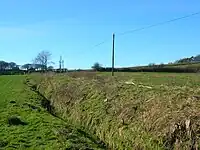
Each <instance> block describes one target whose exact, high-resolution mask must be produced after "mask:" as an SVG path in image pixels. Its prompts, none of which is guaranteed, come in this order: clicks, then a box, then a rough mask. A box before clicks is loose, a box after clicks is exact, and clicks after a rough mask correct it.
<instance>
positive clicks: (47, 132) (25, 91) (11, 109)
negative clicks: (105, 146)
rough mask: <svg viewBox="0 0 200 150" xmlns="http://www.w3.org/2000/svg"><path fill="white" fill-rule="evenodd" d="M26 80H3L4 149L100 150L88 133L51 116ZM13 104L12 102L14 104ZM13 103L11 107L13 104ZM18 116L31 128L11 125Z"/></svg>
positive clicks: (0, 123)
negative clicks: (11, 121) (87, 135)
mask: <svg viewBox="0 0 200 150" xmlns="http://www.w3.org/2000/svg"><path fill="white" fill-rule="evenodd" d="M24 79H25V77H24V76H0V149H65V148H69V149H97V148H98V147H99V145H98V144H95V142H94V141H93V140H92V139H91V138H89V137H86V136H85V135H86V134H85V133H84V132H82V131H81V130H78V129H76V128H74V127H72V126H70V125H69V124H66V123H65V122H63V121H62V120H60V119H58V118H56V117H53V116H51V115H50V114H49V113H48V112H47V111H46V110H45V109H43V108H42V107H41V105H40V100H41V97H40V96H38V95H37V94H36V93H35V92H33V91H31V90H30V89H29V88H27V86H26V85H25V84H24V83H23V82H24ZM11 101H12V102H11ZM10 102H11V103H10ZM11 116H18V117H20V118H21V120H23V121H25V122H26V123H28V124H27V125H17V126H15V125H9V124H8V118H9V117H11Z"/></svg>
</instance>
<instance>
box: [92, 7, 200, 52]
mask: <svg viewBox="0 0 200 150" xmlns="http://www.w3.org/2000/svg"><path fill="white" fill-rule="evenodd" d="M196 15H200V11H199V12H196V13H193V14H189V15H186V16H182V17H179V18H175V19H171V20H168V21H164V22H160V23H156V24H152V25H149V26H146V27H141V28H137V29H133V30H128V31H125V32H122V33H117V34H116V35H118V36H122V35H125V34H129V33H133V32H136V31H141V30H145V29H149V28H153V27H157V26H161V25H165V24H168V23H171V22H175V21H178V20H182V19H186V18H189V17H192V16H196ZM106 42H108V39H107V40H104V41H102V42H101V43H98V44H96V45H94V46H93V48H92V49H94V48H96V47H99V46H101V45H103V44H104V43H106Z"/></svg>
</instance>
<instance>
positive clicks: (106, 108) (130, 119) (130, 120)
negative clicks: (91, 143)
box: [36, 75, 200, 149]
mask: <svg viewBox="0 0 200 150" xmlns="http://www.w3.org/2000/svg"><path fill="white" fill-rule="evenodd" d="M36 89H37V90H38V91H39V92H40V93H42V95H44V96H45V97H47V99H49V100H50V104H51V105H52V106H53V107H54V108H55V112H56V113H57V114H58V115H59V117H61V118H62V119H64V120H66V121H68V122H70V123H72V124H74V125H76V126H79V127H80V128H81V129H83V130H84V131H87V133H89V134H90V135H95V136H96V137H98V138H99V139H100V140H101V141H103V142H104V143H106V145H107V147H109V148H111V149H198V148H199V143H200V140H199V137H200V136H199V135H200V114H199V110H200V97H199V96H198V95H200V89H199V88H195V89H193V88H191V87H178V86H163V85H156V86H154V87H150V86H146V85H142V84H141V83H132V82H126V81H124V80H123V79H119V78H109V77H103V76H95V77H89V78H88V77H69V76H66V75H45V76H44V77H42V79H40V81H39V82H38V85H37V87H36Z"/></svg>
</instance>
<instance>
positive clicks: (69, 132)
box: [25, 77, 108, 150]
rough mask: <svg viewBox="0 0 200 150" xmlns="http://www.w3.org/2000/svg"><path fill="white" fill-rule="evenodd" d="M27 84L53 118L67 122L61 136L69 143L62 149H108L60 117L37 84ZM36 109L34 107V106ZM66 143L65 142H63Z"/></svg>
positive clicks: (26, 82) (30, 80)
mask: <svg viewBox="0 0 200 150" xmlns="http://www.w3.org/2000/svg"><path fill="white" fill-rule="evenodd" d="M25 84H26V85H27V86H28V87H29V88H30V89H31V90H32V91H33V92H35V93H37V95H38V97H40V99H39V101H40V103H41V106H42V107H43V108H44V109H46V111H47V112H48V113H49V114H50V115H52V117H55V118H57V119H58V120H62V121H63V122H65V123H64V124H65V127H64V128H62V129H60V130H59V133H58V134H59V136H60V137H62V140H63V141H67V143H68V144H67V145H65V144H63V147H62V148H61V149H74V150H75V149H81V150H86V149H87V150H90V149H91V150H93V149H95V150H96V149H97V150H105V149H108V148H107V147H106V145H105V144H104V143H103V142H102V141H100V140H99V139H98V138H96V137H95V136H93V135H90V134H88V133H87V132H85V131H84V130H82V129H81V128H80V127H78V126H75V125H72V124H70V123H69V122H67V121H66V120H64V119H63V118H62V117H60V115H59V114H58V113H57V112H56V109H55V107H54V106H53V105H52V104H51V101H50V100H48V99H47V98H46V97H45V96H44V95H43V94H42V93H41V92H40V91H38V90H37V85H36V84H35V82H34V81H33V80H32V79H30V78H28V77H27V78H26V80H25ZM32 107H34V106H32ZM63 143H64V142H63Z"/></svg>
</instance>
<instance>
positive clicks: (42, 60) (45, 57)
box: [34, 51, 51, 70]
mask: <svg viewBox="0 0 200 150" xmlns="http://www.w3.org/2000/svg"><path fill="white" fill-rule="evenodd" d="M50 59H51V53H50V52H49V51H41V52H40V53H39V54H38V55H37V57H36V58H35V59H34V63H35V64H40V65H41V66H43V68H42V69H43V70H47V65H48V64H49V63H50V62H49V61H50Z"/></svg>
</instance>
